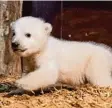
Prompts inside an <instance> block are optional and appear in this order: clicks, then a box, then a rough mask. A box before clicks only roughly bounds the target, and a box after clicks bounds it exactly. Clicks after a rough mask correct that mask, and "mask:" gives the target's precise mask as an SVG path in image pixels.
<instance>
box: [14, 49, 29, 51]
mask: <svg viewBox="0 0 112 108" xmlns="http://www.w3.org/2000/svg"><path fill="white" fill-rule="evenodd" d="M26 50H27V49H13V51H14V52H24V51H26Z"/></svg>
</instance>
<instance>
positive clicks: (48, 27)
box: [45, 23, 52, 35]
mask: <svg viewBox="0 0 112 108" xmlns="http://www.w3.org/2000/svg"><path fill="white" fill-rule="evenodd" d="M45 31H46V33H47V34H48V35H50V33H51V32H52V25H51V24H50V23H45Z"/></svg>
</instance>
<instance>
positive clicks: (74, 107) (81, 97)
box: [0, 78, 112, 108]
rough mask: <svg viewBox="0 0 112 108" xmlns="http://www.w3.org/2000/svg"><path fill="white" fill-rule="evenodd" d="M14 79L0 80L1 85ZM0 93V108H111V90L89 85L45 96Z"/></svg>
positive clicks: (48, 93) (63, 89) (56, 91)
mask: <svg viewBox="0 0 112 108" xmlns="http://www.w3.org/2000/svg"><path fill="white" fill-rule="evenodd" d="M14 80H15V78H0V82H1V83H5V82H9V83H12V82H13V81H14ZM6 94H7V92H2V93H0V108H112V89H110V88H99V87H95V86H92V85H90V84H86V85H81V86H76V87H75V88H74V90H68V89H65V88H60V89H58V90H55V91H49V92H47V93H45V94H42V95H41V94H36V95H28V94H23V95H13V96H11V97H4V95H6Z"/></svg>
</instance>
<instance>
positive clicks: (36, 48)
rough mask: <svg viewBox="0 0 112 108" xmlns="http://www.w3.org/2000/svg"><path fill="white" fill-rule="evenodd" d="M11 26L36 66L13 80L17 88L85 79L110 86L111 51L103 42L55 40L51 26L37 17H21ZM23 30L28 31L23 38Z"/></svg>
mask: <svg viewBox="0 0 112 108" xmlns="http://www.w3.org/2000/svg"><path fill="white" fill-rule="evenodd" d="M12 29H13V30H14V31H15V33H16V35H15V36H14V37H13V39H12V41H13V42H14V41H18V42H19V43H20V48H21V49H27V50H26V51H24V52H17V53H19V55H20V56H24V57H26V56H29V55H31V54H32V55H33V56H34V57H35V61H36V64H37V65H38V66H39V68H38V69H36V70H35V71H34V72H31V73H29V74H28V75H26V76H24V77H22V78H21V79H19V80H17V81H16V84H17V85H18V87H22V88H23V89H26V90H36V89H38V88H41V87H47V86H48V85H52V84H55V83H57V82H62V83H66V84H71V85H75V84H83V83H84V81H85V78H86V79H87V80H88V81H89V82H90V83H91V84H93V85H98V86H103V87H107V86H112V77H111V74H112V73H111V71H112V52H111V49H110V48H109V47H107V46H105V45H103V44H96V43H92V42H76V41H64V40H58V39H56V38H54V37H52V36H51V35H50V33H51V31H52V26H51V25H50V24H49V23H46V22H44V21H43V20H42V19H40V18H33V17H23V18H20V19H18V20H17V21H15V23H14V24H13V25H12ZM25 33H31V35H32V36H31V38H27V37H26V36H25Z"/></svg>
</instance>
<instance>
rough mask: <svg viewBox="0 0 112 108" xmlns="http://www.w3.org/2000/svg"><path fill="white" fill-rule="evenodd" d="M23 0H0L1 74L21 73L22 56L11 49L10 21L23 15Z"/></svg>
mask: <svg viewBox="0 0 112 108" xmlns="http://www.w3.org/2000/svg"><path fill="white" fill-rule="evenodd" d="M21 12H22V1H0V74H5V75H6V74H8V75H17V74H20V73H21V58H20V57H18V56H17V55H15V54H14V53H13V51H12V49H11V32H10V23H11V22H12V21H14V20H16V19H17V18H19V17H21Z"/></svg>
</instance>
